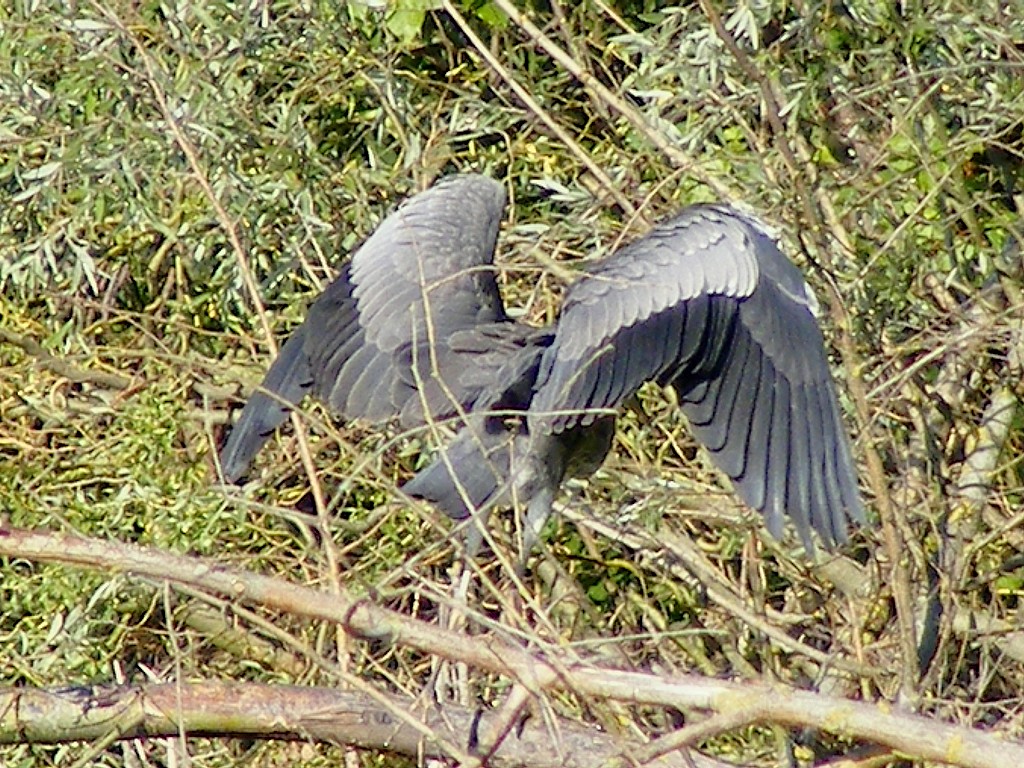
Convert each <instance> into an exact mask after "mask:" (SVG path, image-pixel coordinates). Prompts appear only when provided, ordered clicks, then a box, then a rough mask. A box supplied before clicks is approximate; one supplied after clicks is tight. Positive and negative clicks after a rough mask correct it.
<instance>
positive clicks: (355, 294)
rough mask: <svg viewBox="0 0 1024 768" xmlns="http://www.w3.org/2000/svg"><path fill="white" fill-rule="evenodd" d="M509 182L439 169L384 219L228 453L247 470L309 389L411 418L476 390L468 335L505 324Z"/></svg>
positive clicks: (303, 329)
mask: <svg viewBox="0 0 1024 768" xmlns="http://www.w3.org/2000/svg"><path fill="white" fill-rule="evenodd" d="M505 201H506V197H505V191H504V188H503V187H502V186H501V185H500V184H499V183H497V182H496V181H494V180H492V179H489V178H487V177H485V176H478V175H475V174H466V175H459V176H452V177H449V178H446V179H443V180H442V181H440V182H439V183H438V184H436V185H434V186H433V187H431V188H430V189H428V190H426V191H425V192H422V193H420V194H418V195H416V196H414V197H412V198H410V199H409V200H408V201H406V202H405V203H404V204H403V205H402V206H401V207H399V208H398V210H396V211H395V212H394V213H393V214H391V215H390V216H389V217H388V218H386V219H385V220H384V221H383V222H382V223H381V225H380V226H379V227H378V228H377V230H376V231H375V232H374V233H373V235H371V236H370V238H369V239H368V240H367V241H366V242H365V243H364V244H363V245H362V247H361V248H360V249H359V250H358V251H357V252H356V254H355V255H354V256H353V257H352V261H351V263H349V264H347V265H346V266H345V267H344V268H343V269H342V270H341V273H340V275H339V276H338V278H337V279H336V280H335V281H334V282H333V283H332V284H331V285H330V286H329V287H328V288H327V290H326V291H325V292H324V293H323V295H321V296H320V297H319V298H318V299H317V301H316V302H315V303H314V304H313V305H312V306H311V307H310V310H309V315H308V316H307V318H306V320H305V321H304V322H303V323H302V325H300V326H299V328H298V329H297V330H296V331H295V333H294V334H293V336H292V337H291V338H290V339H289V340H288V342H287V343H286V344H285V345H284V347H283V348H282V350H281V354H280V355H279V356H278V358H277V360H275V362H274V364H273V365H272V366H271V368H270V370H269V371H268V373H267V376H266V378H265V379H264V381H263V383H262V384H261V387H260V390H258V391H257V392H256V393H255V394H254V395H253V396H252V398H250V400H249V401H248V402H247V403H246V406H245V408H244V409H243V411H242V415H241V417H240V418H239V421H238V423H237V424H236V425H235V427H234V429H233V430H232V432H231V434H230V435H229V437H228V440H227V442H226V443H225V445H224V448H223V450H222V451H221V464H222V467H223V471H224V476H225V477H226V478H227V479H228V480H230V481H237V480H238V479H239V478H241V477H242V476H243V475H244V473H245V471H246V469H247V468H248V466H249V463H250V462H251V461H252V459H253V457H254V456H255V455H256V453H257V452H258V451H259V449H260V448H261V447H262V445H263V443H264V442H265V441H266V439H267V437H268V436H269V435H270V434H272V433H273V431H274V430H275V429H276V428H277V427H278V426H279V425H280V424H281V423H282V422H283V421H284V419H285V418H286V417H287V414H288V410H289V406H290V405H294V404H296V403H298V401H299V400H301V399H302V397H303V396H304V395H305V394H306V393H307V392H312V393H314V394H316V395H317V396H319V397H320V398H321V399H323V400H325V401H326V402H327V403H328V405H329V406H330V407H331V408H332V410H334V411H335V412H336V413H337V414H338V415H340V416H345V417H349V418H365V419H369V420H373V421H381V420H384V419H388V418H391V417H394V416H401V417H402V421H403V423H404V424H406V425H407V426H411V425H414V424H418V423H422V422H423V421H424V420H425V419H426V418H427V417H428V416H429V417H431V418H444V417H445V416H448V415H451V413H452V412H454V411H455V410H457V408H458V406H466V405H468V404H470V403H471V401H472V400H473V399H474V398H475V397H476V396H477V394H478V391H477V390H478V385H477V384H476V383H475V382H474V380H473V377H472V375H471V374H472V372H473V371H474V370H476V369H477V368H479V366H480V365H484V366H486V364H487V361H486V360H484V361H482V362H480V361H478V364H477V365H472V364H467V363H466V358H467V357H472V356H479V355H480V354H482V353H483V352H485V351H487V350H481V349H480V347H481V345H479V344H474V343H473V340H472V339H471V338H470V339H467V338H466V336H467V334H469V335H470V336H471V335H472V334H473V332H475V330H476V329H478V328H483V329H486V328H487V327H488V326H493V325H497V326H501V325H504V324H505V323H506V320H507V318H506V316H505V310H504V307H503V305H502V302H501V296H500V294H499V292H498V286H497V282H496V280H495V275H494V270H493V258H494V249H495V245H496V242H497V237H498V229H499V226H500V224H501V219H502V216H503V215H504V210H505Z"/></svg>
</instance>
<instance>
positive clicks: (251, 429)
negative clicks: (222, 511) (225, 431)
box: [220, 326, 313, 483]
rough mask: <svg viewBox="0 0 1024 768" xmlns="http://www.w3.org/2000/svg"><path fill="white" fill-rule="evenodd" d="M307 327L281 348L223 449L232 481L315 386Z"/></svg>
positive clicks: (227, 474) (222, 457)
mask: <svg viewBox="0 0 1024 768" xmlns="http://www.w3.org/2000/svg"><path fill="white" fill-rule="evenodd" d="M304 329H305V326H300V327H299V328H298V330H296V331H295V333H293V334H292V336H291V338H289V339H288V341H287V342H286V343H285V345H284V346H283V347H282V348H281V353H280V354H279V355H278V356H277V359H276V360H275V361H274V364H273V365H272V366H270V370H269V371H267V375H266V378H264V379H263V383H262V384H261V385H260V389H259V390H257V391H255V392H253V394H252V397H250V398H249V401H248V402H247V403H246V404H245V408H243V409H242V415H241V416H240V417H239V419H238V423H237V424H235V427H234V429H232V430H231V434H230V435H228V439H227V442H226V443H225V444H224V447H223V448H222V449H221V452H220V463H221V467H222V468H223V471H224V477H225V479H227V480H228V482H232V483H235V482H238V480H239V479H240V478H241V477H242V476H243V475H244V474H245V472H246V470H247V469H248V468H249V464H250V463H251V462H252V459H253V456H255V455H256V454H257V452H258V451H259V450H260V448H261V447H262V446H263V443H265V442H266V441H267V438H268V437H270V435H272V434H273V432H274V430H275V429H277V428H278V427H279V426H281V423H282V422H283V421H284V420H285V419H286V418H288V412H289V411H290V410H291V406H293V405H296V404H297V403H298V402H299V401H300V400H301V399H302V398H303V396H304V395H305V394H306V393H307V392H308V391H309V389H310V387H312V386H313V374H312V372H311V371H310V368H309V360H308V358H307V357H306V351H305V349H304V345H305V333H304Z"/></svg>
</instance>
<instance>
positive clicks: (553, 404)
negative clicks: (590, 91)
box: [221, 175, 862, 547]
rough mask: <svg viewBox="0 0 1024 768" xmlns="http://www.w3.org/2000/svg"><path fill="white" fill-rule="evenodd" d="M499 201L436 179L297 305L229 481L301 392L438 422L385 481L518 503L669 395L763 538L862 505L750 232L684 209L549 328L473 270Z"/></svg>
mask: <svg viewBox="0 0 1024 768" xmlns="http://www.w3.org/2000/svg"><path fill="white" fill-rule="evenodd" d="M504 204H505V196H504V191H503V189H502V188H501V187H500V185H498V184H497V183H495V182H494V181H492V180H490V179H487V178H484V177H481V176H474V175H467V176H456V177H451V178H449V179H446V180H444V181H442V182H441V183H439V184H438V185H436V186H435V187H433V188H432V189H430V190H428V191H426V192H424V193H422V194H420V195H418V196H416V197H414V198H412V199H411V200H410V201H409V202H407V203H406V205H405V206H403V207H401V208H400V209H399V210H398V211H397V212H396V213H395V214H393V215H392V216H391V217H389V218H388V219H387V220H386V221H385V222H384V223H383V224H382V225H381V227H380V228H379V229H378V230H377V232H376V233H374V235H373V236H372V237H371V238H370V239H369V240H368V241H367V243H366V244H365V245H364V246H363V247H362V248H361V249H360V251H359V252H358V253H357V254H356V255H355V256H354V257H353V259H352V262H351V264H349V265H346V266H345V267H344V268H343V269H342V271H341V274H340V275H339V277H338V279H337V280H336V281H335V282H334V283H333V284H332V285H331V286H330V287H329V288H328V289H327V291H325V293H324V294H323V295H322V296H321V297H320V298H319V299H318V300H317V302H316V303H315V304H314V305H313V306H312V307H311V309H310V312H309V317H308V318H307V320H306V322H305V323H303V325H302V326H300V328H299V329H298V330H297V331H296V332H295V334H294V335H293V336H292V337H291V339H289V341H288V343H287V344H285V346H284V348H283V349H282V351H281V355H280V356H279V357H278V360H277V361H275V363H274V365H273V366H272V367H271V369H270V371H269V372H268V374H267V377H266V379H265V381H264V384H263V388H264V389H267V390H270V391H271V392H274V393H275V394H276V395H277V399H275V398H272V397H268V396H267V395H265V394H262V393H257V394H255V395H253V397H252V399H250V401H249V402H248V403H247V405H246V408H245V410H244V411H243V414H242V417H241V419H240V420H239V423H238V425H237V426H236V427H235V429H234V431H233V432H232V434H231V436H230V438H229V440H228V443H227V444H226V446H225V448H224V450H223V452H222V456H221V460H222V465H223V468H224V474H225V476H226V477H227V478H228V479H229V480H236V479H238V478H239V477H240V476H241V475H242V474H243V473H244V471H245V470H246V468H247V466H248V464H249V463H250V461H251V459H252V457H253V456H254V455H255V453H256V451H258V450H259V447H260V445H262V443H263V441H264V440H265V439H266V437H267V435H269V434H270V433H271V432H272V431H273V429H275V428H276V427H277V425H278V424H280V423H281V421H283V419H284V418H285V416H286V414H287V409H286V407H285V406H284V405H283V404H282V403H281V401H282V400H283V401H285V402H288V403H295V402H297V401H298V400H299V399H300V398H301V397H302V396H303V394H305V392H306V391H312V392H313V393H314V394H316V395H317V396H318V397H320V398H321V399H323V400H325V401H326V402H327V403H328V404H329V405H330V406H331V407H332V408H333V409H334V410H335V411H336V412H338V413H339V414H340V415H343V416H347V417H362V418H367V419H371V420H375V421H380V420H385V419H389V418H394V417H397V418H398V419H399V420H400V421H401V423H402V424H403V426H405V427H415V426H422V425H428V424H434V423H437V422H443V421H446V420H447V421H449V422H451V423H453V424H454V425H455V427H456V429H457V434H456V435H455V437H454V438H453V439H452V440H451V441H450V442H449V443H448V444H447V445H446V446H445V447H444V448H443V449H442V450H441V451H440V452H439V455H438V457H437V459H436V461H435V462H434V463H433V464H431V465H430V466H428V467H427V468H425V469H424V470H423V471H421V472H420V473H419V474H418V475H417V476H416V477H414V478H413V479H412V480H411V481H410V482H409V483H407V484H406V485H405V487H404V490H405V491H406V492H407V493H409V494H410V495H413V496H418V497H422V498H425V499H427V500H429V501H431V502H433V503H434V504H436V505H437V506H438V507H440V508H441V509H443V510H444V511H445V512H447V513H448V514H449V515H451V516H452V517H455V518H463V517H465V516H467V515H469V514H470V513H471V512H473V511H474V510H480V509H488V508H490V507H492V506H494V505H495V504H497V503H513V502H515V503H516V504H517V505H522V506H525V507H526V508H527V509H528V511H529V519H530V525H531V527H532V528H533V529H536V528H538V527H539V525H540V523H542V522H543V520H544V518H546V516H547V514H548V513H549V511H550V508H551V503H552V501H553V500H554V496H555V493H556V492H557V489H558V487H559V485H560V484H561V482H562V480H563V479H564V477H565V476H566V475H569V474H589V473H590V472H592V471H593V470H594V469H596V468H597V466H599V465H600V463H601V461H602V460H603V459H604V457H605V455H606V453H607V452H608V450H609V447H610V445H611V439H612V435H613V434H614V413H615V411H616V410H617V409H618V408H619V407H620V406H621V405H622V404H623V402H625V400H627V399H628V398H629V397H631V396H632V395H633V394H634V393H635V392H636V390H637V388H638V387H639V386H640V385H641V384H643V383H644V382H645V381H649V380H653V381H656V382H658V383H659V384H662V385H664V386H672V387H673V388H674V389H675V390H676V392H677V393H678V397H679V402H680V405H681V407H682V409H683V411H684V412H685V413H686V415H687V417H688V418H689V421H690V424H691V426H692V428H693V431H694V433H695V435H696V437H697V438H698V439H699V440H700V441H701V442H702V443H703V444H704V445H705V446H706V447H707V448H708V450H709V451H710V453H711V455H712V457H713V458H714V460H715V462H716V463H717V464H718V466H719V467H720V468H721V469H722V470H723V471H724V472H725V473H726V474H728V475H729V476H730V477H731V478H732V479H733V482H734V484H735V486H736V489H737V491H738V492H739V494H740V495H741V496H742V497H743V498H744V500H745V501H746V502H747V503H748V504H750V505H751V506H752V507H754V508H755V509H758V510H761V511H762V512H763V513H764V515H765V518H766V521H767V524H768V527H769V529H770V530H771V531H772V532H773V533H774V534H776V535H778V534H779V533H780V531H781V528H782V522H783V518H784V516H786V515H788V516H789V517H790V518H791V519H792V520H793V521H794V523H795V525H796V527H797V529H798V531H799V532H800V534H801V537H802V538H803V540H804V542H805V545H806V546H808V547H810V546H811V539H810V530H811V529H814V530H816V531H817V532H818V533H819V535H820V536H821V538H822V539H823V540H824V541H825V543H826V544H829V545H830V544H832V543H834V542H837V541H842V540H844V538H845V535H846V528H847V524H848V522H849V521H850V520H860V519H861V517H862V509H861V505H860V499H859V495H858V492H857V488H856V478H855V473H854V469H853V462H852V459H851V457H850V453H849V448H848V445H847V441H846V434H845V430H844V428H843V425H842V422H841V418H840V413H839V408H838V404H837V402H836V398H835V394H834V391H833V388H832V383H831V376H830V372H829V368H828V364H827V360H826V357H825V353H824V347H823V339H822V335H821V331H820V330H819V328H818V325H817V323H816V321H815V319H814V316H813V311H814V309H815V308H816V305H815V302H814V299H813V296H812V295H811V294H810V291H809V289H808V288H807V287H806V284H805V283H804V280H803V278H802V277H801V275H800V273H799V271H798V270H797V269H796V267H794V266H793V264H792V263H791V262H790V261H789V260H788V259H787V258H786V257H785V256H784V255H783V254H782V253H781V252H780V251H779V250H778V248H777V246H776V245H775V243H774V242H773V241H772V239H771V238H770V237H769V236H768V234H767V233H766V231H765V230H764V228H763V226H762V225H760V224H759V223H758V222H756V220H754V219H752V218H749V217H747V216H746V215H744V214H741V213H739V212H737V211H735V210H733V209H731V208H728V207H724V206H693V207H691V208H687V209H685V210H684V211H682V212H681V213H680V214H678V215H677V216H675V217H674V218H672V219H670V220H668V221H667V222H665V223H663V224H661V225H659V226H657V227H656V228H655V229H654V230H652V231H651V232H650V233H649V234H648V235H646V236H644V237H642V238H640V239H639V240H637V241H635V242H634V243H632V244H630V245H627V246H625V247H624V248H622V249H620V250H618V251H616V252H615V253H614V254H612V255H611V256H609V257H608V258H606V259H605V260H603V261H600V262H598V263H596V264H594V265H593V266H591V267H589V268H588V269H587V270H586V272H585V273H584V274H583V276H582V277H581V279H580V280H579V281H577V282H576V283H575V284H573V285H572V286H570V288H569V289H568V290H567V292H566V296H565V300H564V302H563V307H562V311H561V315H560V317H559V320H558V322H557V323H556V324H555V325H554V326H553V327H551V328H547V329H537V328H533V327H530V326H527V325H524V324H521V323H519V322H516V321H514V320H511V319H510V318H509V317H508V316H507V314H506V313H505V310H504V306H503V304H502V302H501V297H500V293H499V291H498V287H497V283H496V280H495V276H494V271H493V264H492V260H493V253H494V249H495V244H496V239H497V233H498V226H499V223H500V219H501V216H502V213H503V210H504Z"/></svg>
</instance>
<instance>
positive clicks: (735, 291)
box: [530, 206, 863, 549]
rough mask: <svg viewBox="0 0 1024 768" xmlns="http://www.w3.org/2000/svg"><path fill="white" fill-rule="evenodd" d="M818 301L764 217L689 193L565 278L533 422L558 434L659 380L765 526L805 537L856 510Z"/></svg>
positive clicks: (838, 529)
mask: <svg viewBox="0 0 1024 768" xmlns="http://www.w3.org/2000/svg"><path fill="white" fill-rule="evenodd" d="M815 309H816V302H815V301H814V298H813V295H812V294H811V292H810V289H809V288H808V287H807V286H806V284H805V283H804V280H803V278H802V277H801V275H800V273H799V271H798V270H797V269H796V267H795V266H793V264H792V263H791V262H790V261H789V260H788V259H787V258H786V257H785V256H784V255H783V254H782V253H781V252H780V251H779V249H778V247H777V246H776V244H775V243H774V241H773V240H772V238H771V237H769V235H768V234H767V233H766V231H765V230H764V228H763V227H762V226H761V225H760V224H758V223H757V222H756V221H754V220H753V219H751V218H749V217H747V216H746V215H744V214H741V213H739V212H738V211H735V210H732V209H730V208H728V207H725V206H695V207H692V208H689V209H687V210H685V211H683V212H682V213H681V214H680V215H678V216H677V217H675V218H674V219H671V220H669V221H668V222H666V223H664V224H662V225H660V226H658V227H656V228H655V229H654V230H652V231H651V232H650V233H649V234H648V235H646V236H645V237H643V238H641V239H640V240H637V241H636V242H634V243H632V244H630V245H628V246H626V247H624V248H622V249H620V250H619V251H617V252H616V253H614V254H613V255H612V256H610V257H609V258H608V259H606V260H605V261H603V262H601V263H600V264H598V265H596V266H595V267H594V268H592V269H591V270H589V271H588V274H587V275H586V277H584V278H582V279H581V280H580V281H579V282H577V283H576V284H574V285H573V286H571V287H570V289H569V291H568V293H567V295H566V299H565V303H564V306H563V310H562V314H561V317H560V319H559V321H558V325H557V327H556V331H555V339H554V342H553V344H552V345H551V346H550V347H549V348H548V350H547V351H546V352H545V354H544V358H543V360H542V362H541V367H540V372H539V375H538V380H537V391H536V396H535V397H534V400H533V403H532V405H531V408H530V420H531V426H530V429H531V432H538V431H540V432H541V433H542V434H559V433H561V432H564V431H566V430H569V429H573V428H576V427H578V426H586V425H587V424H588V423H590V422H592V421H593V420H594V419H595V418H596V417H597V416H598V415H599V414H600V413H601V412H602V411H604V410H606V409H614V408H617V407H618V406H620V405H621V404H622V403H623V402H624V401H625V400H626V399H627V398H629V397H630V396H631V395H632V394H633V393H635V392H636V390H637V388H638V387H639V386H640V385H641V384H642V383H643V382H645V381H648V380H654V381H657V382H659V383H661V384H662V385H668V384H671V385H672V386H673V387H674V388H675V389H676V390H677V392H678V394H679V399H680V403H681V405H682V408H683V411H684V412H685V413H686V415H687V417H688V418H689V420H690V423H691V426H692V428H693V430H694V433H695V434H696V436H697V438H698V439H699V440H700V441H701V442H702V443H703V444H704V445H705V446H706V447H707V448H708V450H709V451H710V453H711V456H712V458H713V459H714V460H715V462H716V463H717V465H718V466H719V467H720V468H721V469H722V470H723V471H724V472H725V473H726V474H728V475H729V476H730V477H731V478H732V480H733V482H734V484H735V486H736V488H737V491H738V492H739V494H740V496H742V498H743V499H744V501H746V502H747V503H748V504H749V505H750V506H752V507H754V508H755V509H758V510H760V511H762V512H763V513H764V516H765V519H766V523H767V525H768V528H769V530H770V531H772V533H773V534H775V535H779V534H780V532H781V529H782V523H783V517H784V515H788V516H789V517H790V518H791V519H792V520H793V522H794V523H795V525H796V527H797V530H798V531H799V533H800V535H801V537H802V539H803V541H804V544H805V546H807V547H808V549H810V548H811V547H812V543H811V537H810V531H811V529H812V528H813V529H814V530H816V531H817V532H818V534H819V535H820V536H821V538H822V540H823V541H824V543H825V544H826V545H832V544H833V543H835V542H840V541H843V540H845V536H846V527H847V523H848V521H849V520H850V519H854V520H860V519H862V517H863V511H862V507H861V501H860V497H859V494H858V491H857V485H856V476H855V473H854V465H853V461H852V458H851V455H850V451H849V446H848V444H847V439H846V432H845V430H844V428H843V424H842V420H841V418H840V412H839V407H838V403H837V401H836V396H835V392H834V390H833V385H832V379H831V375H830V372H829V367H828V361H827V358H826V356H825V350H824V342H823V338H822V335H821V331H820V329H819V328H818V324H817V322H816V320H815V318H814V314H813V311H814V310H815Z"/></svg>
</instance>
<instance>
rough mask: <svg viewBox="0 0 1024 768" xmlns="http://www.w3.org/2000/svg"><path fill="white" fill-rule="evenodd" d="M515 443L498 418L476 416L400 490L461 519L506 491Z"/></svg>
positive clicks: (513, 436) (513, 437)
mask: <svg viewBox="0 0 1024 768" xmlns="http://www.w3.org/2000/svg"><path fill="white" fill-rule="evenodd" d="M515 445H516V436H515V435H514V434H513V433H512V432H510V431H509V430H508V429H506V428H505V425H504V424H503V423H502V420H501V419H499V418H495V417H493V416H491V417H477V418H475V419H473V420H472V422H471V424H470V425H468V426H466V427H464V428H463V429H461V430H460V431H459V433H458V434H457V435H456V436H455V439H454V440H452V442H451V443H449V444H448V445H447V446H445V447H444V448H442V449H441V450H440V451H438V454H437V456H436V458H435V459H434V461H433V463H431V464H430V465H429V466H427V467H426V468H425V469H422V470H420V472H419V473H418V474H417V475H416V476H415V477H413V478H412V480H410V481H409V482H407V483H406V484H405V485H403V486H402V491H404V492H405V493H406V494H408V495H409V496H413V497H415V498H419V499H424V500H426V501H429V502H430V503H431V504H433V505H434V506H436V507H437V508H438V509H440V510H441V511H442V512H444V513H445V514H447V515H448V516H449V517H451V518H454V519H455V520H464V519H465V518H467V517H469V516H470V515H471V514H473V513H474V512H477V511H479V510H482V509H485V508H487V507H490V506H492V505H493V504H494V503H495V502H496V501H498V500H500V499H501V498H502V497H503V496H504V495H505V493H506V490H507V487H508V483H509V477H510V467H511V465H512V452H513V451H514V450H515Z"/></svg>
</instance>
